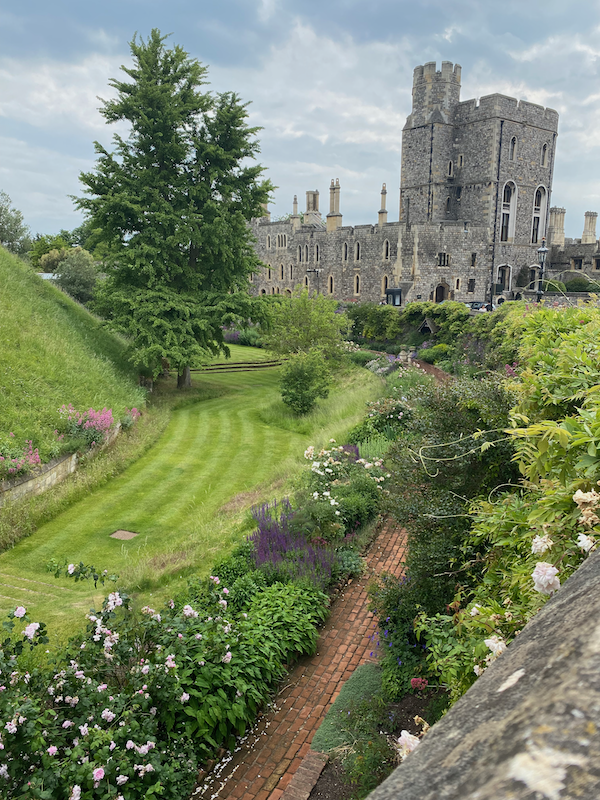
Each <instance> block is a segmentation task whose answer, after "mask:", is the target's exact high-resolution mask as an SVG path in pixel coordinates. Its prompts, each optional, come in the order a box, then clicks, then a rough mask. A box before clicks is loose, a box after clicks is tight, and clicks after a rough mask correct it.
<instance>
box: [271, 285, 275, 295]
mask: <svg viewBox="0 0 600 800" xmlns="http://www.w3.org/2000/svg"><path fill="white" fill-rule="evenodd" d="M271 294H275V287H274V286H273V287H271Z"/></svg>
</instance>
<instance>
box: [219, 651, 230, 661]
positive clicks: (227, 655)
mask: <svg viewBox="0 0 600 800" xmlns="http://www.w3.org/2000/svg"><path fill="white" fill-rule="evenodd" d="M221 661H222V662H223V663H224V664H229V662H230V661H231V652H230V651H229V650H228V651H227V652H226V653H225V655H224V656H223V658H222V659H221Z"/></svg>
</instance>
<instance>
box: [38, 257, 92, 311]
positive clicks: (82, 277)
mask: <svg viewBox="0 0 600 800" xmlns="http://www.w3.org/2000/svg"><path fill="white" fill-rule="evenodd" d="M44 258H48V256H44V257H43V258H42V262H43V260H44ZM55 271H56V275H57V277H56V279H55V280H56V284H57V285H58V286H60V288H61V289H63V290H64V291H65V292H67V293H68V294H70V295H71V297H73V298H74V299H75V300H78V301H79V302H80V303H84V304H85V303H89V302H90V300H92V298H93V297H94V290H95V288H96V282H97V280H98V269H97V267H96V264H95V262H94V258H93V256H92V254H91V253H88V252H87V250H84V249H83V248H81V247H75V248H71V249H69V250H67V251H66V255H65V257H64V258H62V259H61V261H60V262H59V263H58V264H57V265H56V267H55Z"/></svg>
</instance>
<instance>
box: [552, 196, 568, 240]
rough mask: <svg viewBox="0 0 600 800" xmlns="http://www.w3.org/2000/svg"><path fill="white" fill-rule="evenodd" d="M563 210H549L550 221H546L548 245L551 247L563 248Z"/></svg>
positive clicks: (555, 207) (555, 208)
mask: <svg viewBox="0 0 600 800" xmlns="http://www.w3.org/2000/svg"><path fill="white" fill-rule="evenodd" d="M566 213H567V212H566V210H565V209H564V208H558V207H557V206H554V208H551V209H550V219H549V220H548V244H549V245H550V246H551V247H552V245H554V246H555V247H564V246H565V214H566Z"/></svg>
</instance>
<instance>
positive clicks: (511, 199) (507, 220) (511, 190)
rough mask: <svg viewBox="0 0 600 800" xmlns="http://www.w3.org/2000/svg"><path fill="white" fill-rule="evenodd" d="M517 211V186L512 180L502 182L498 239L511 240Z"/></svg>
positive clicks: (513, 234) (502, 240)
mask: <svg viewBox="0 0 600 800" xmlns="http://www.w3.org/2000/svg"><path fill="white" fill-rule="evenodd" d="M516 211H517V187H516V186H515V184H514V183H513V182H512V181H508V183H505V184H504V189H503V190H502V219H501V224H500V241H501V242H512V240H513V239H514V236H515V222H516V216H517V214H516Z"/></svg>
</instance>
